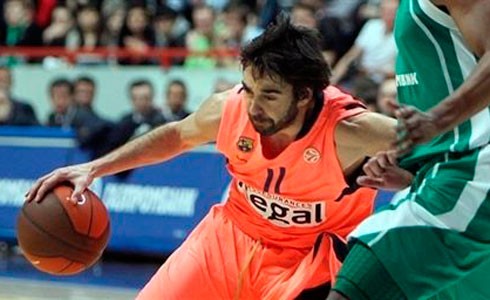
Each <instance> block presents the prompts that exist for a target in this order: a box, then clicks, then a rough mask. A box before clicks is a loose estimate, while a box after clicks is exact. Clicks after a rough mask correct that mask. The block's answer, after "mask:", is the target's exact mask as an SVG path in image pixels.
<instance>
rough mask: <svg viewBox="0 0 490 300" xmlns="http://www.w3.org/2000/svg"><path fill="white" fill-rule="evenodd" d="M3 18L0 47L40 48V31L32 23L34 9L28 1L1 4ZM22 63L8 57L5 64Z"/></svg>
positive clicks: (13, 0) (9, 1) (7, 0)
mask: <svg viewBox="0 0 490 300" xmlns="http://www.w3.org/2000/svg"><path fill="white" fill-rule="evenodd" d="M3 9H4V13H3V18H4V21H5V23H3V22H0V46H41V45H42V38H41V37H42V31H41V29H40V28H39V27H38V26H37V25H36V24H35V23H34V21H33V18H34V7H33V4H32V2H31V1H30V0H6V1H4V2H3ZM21 61H23V59H20V58H14V57H8V58H6V62H5V63H6V64H8V65H15V64H17V63H19V62H21Z"/></svg>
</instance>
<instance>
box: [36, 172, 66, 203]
mask: <svg viewBox="0 0 490 300" xmlns="http://www.w3.org/2000/svg"><path fill="white" fill-rule="evenodd" d="M59 178H60V176H59V175H58V174H54V175H52V176H51V177H49V178H47V179H46V180H44V181H43V183H42V184H41V186H40V187H39V189H38V190H37V193H36V197H35V198H34V202H41V201H42V199H43V198H44V195H45V194H46V193H47V192H48V191H49V190H51V189H52V188H53V187H54V186H55V185H56V184H57V183H58V182H59V181H60V180H59Z"/></svg>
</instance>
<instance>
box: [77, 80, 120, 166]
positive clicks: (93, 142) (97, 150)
mask: <svg viewBox="0 0 490 300" xmlns="http://www.w3.org/2000/svg"><path fill="white" fill-rule="evenodd" d="M95 92H96V84H95V81H94V80H93V79H92V78H90V77H88V76H81V77H78V78H77V79H76V80H75V83H74V96H73V99H74V102H75V105H76V106H77V109H78V110H83V114H85V115H86V118H88V117H89V118H90V119H92V120H93V122H94V124H93V125H94V126H93V127H92V128H91V131H92V133H91V135H90V137H89V138H88V139H87V141H86V142H85V143H84V145H85V146H86V147H87V148H90V149H91V150H92V151H93V153H92V154H93V158H96V157H99V156H100V155H102V154H105V153H103V151H104V150H103V147H98V145H100V144H103V143H105V141H106V138H107V135H108V134H109V132H110V131H111V130H112V128H113V124H112V122H110V121H108V120H106V119H104V118H102V117H101V116H100V115H99V114H98V113H97V112H96V111H95V109H94V99H95Z"/></svg>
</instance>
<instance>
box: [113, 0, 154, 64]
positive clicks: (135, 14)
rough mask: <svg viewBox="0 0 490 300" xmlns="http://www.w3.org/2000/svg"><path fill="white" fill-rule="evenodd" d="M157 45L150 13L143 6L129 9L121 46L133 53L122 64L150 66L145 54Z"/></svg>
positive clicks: (120, 40) (121, 37) (120, 41)
mask: <svg viewBox="0 0 490 300" xmlns="http://www.w3.org/2000/svg"><path fill="white" fill-rule="evenodd" d="M154 45H155V35H154V32H153V30H152V28H151V27H150V20H149V15H148V12H147V11H146V9H145V7H143V6H134V7H132V8H130V9H129V11H128V15H127V16H126V21H125V23H124V26H123V28H122V31H121V36H120V39H119V46H121V47H124V48H126V49H127V50H129V51H131V52H132V55H131V57H130V58H128V59H124V60H121V61H120V62H121V63H122V64H148V63H149V60H148V59H146V58H145V52H146V51H147V50H148V48H150V47H153V46H154Z"/></svg>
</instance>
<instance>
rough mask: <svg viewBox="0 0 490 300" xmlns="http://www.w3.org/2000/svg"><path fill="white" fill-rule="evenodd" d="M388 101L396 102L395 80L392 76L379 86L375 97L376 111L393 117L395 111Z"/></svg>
mask: <svg viewBox="0 0 490 300" xmlns="http://www.w3.org/2000/svg"><path fill="white" fill-rule="evenodd" d="M390 103H397V90H396V80H395V79H393V78H389V79H386V80H385V81H383V83H382V84H381V85H380V86H379V89H378V97H377V98H376V107H377V111H378V112H379V113H382V114H384V115H387V116H389V117H394V116H395V111H394V109H393V106H391V105H390Z"/></svg>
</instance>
